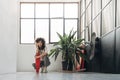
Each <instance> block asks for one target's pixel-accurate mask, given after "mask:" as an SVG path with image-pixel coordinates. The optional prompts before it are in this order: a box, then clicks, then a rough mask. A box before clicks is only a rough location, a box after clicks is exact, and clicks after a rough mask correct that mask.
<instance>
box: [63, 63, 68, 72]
mask: <svg viewBox="0 0 120 80" xmlns="http://www.w3.org/2000/svg"><path fill="white" fill-rule="evenodd" d="M67 66H68V63H67V61H62V70H67Z"/></svg>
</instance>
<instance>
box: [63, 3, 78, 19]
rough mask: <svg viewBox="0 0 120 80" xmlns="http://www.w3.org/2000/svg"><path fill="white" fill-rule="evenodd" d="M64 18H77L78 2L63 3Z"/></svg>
mask: <svg viewBox="0 0 120 80" xmlns="http://www.w3.org/2000/svg"><path fill="white" fill-rule="evenodd" d="M65 18H78V4H75V3H73V4H65Z"/></svg>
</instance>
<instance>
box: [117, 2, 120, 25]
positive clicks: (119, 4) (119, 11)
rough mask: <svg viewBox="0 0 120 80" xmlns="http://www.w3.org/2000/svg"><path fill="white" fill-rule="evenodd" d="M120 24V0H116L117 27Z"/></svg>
mask: <svg viewBox="0 0 120 80" xmlns="http://www.w3.org/2000/svg"><path fill="white" fill-rule="evenodd" d="M118 26H120V0H117V27H118Z"/></svg>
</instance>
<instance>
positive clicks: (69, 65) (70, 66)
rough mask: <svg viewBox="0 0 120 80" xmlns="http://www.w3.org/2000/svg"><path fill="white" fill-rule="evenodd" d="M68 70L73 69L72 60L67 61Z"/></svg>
mask: <svg viewBox="0 0 120 80" xmlns="http://www.w3.org/2000/svg"><path fill="white" fill-rule="evenodd" d="M68 71H73V63H72V61H69V64H68Z"/></svg>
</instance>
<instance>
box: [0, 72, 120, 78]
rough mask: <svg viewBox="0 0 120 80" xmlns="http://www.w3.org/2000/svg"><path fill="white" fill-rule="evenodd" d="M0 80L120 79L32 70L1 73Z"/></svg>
mask: <svg viewBox="0 0 120 80" xmlns="http://www.w3.org/2000/svg"><path fill="white" fill-rule="evenodd" d="M0 80H120V74H101V73H86V72H85V73H84V72H82V73H63V72H49V73H42V74H41V73H40V74H39V75H36V74H35V73H34V72H18V73H13V74H1V75H0Z"/></svg>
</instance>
